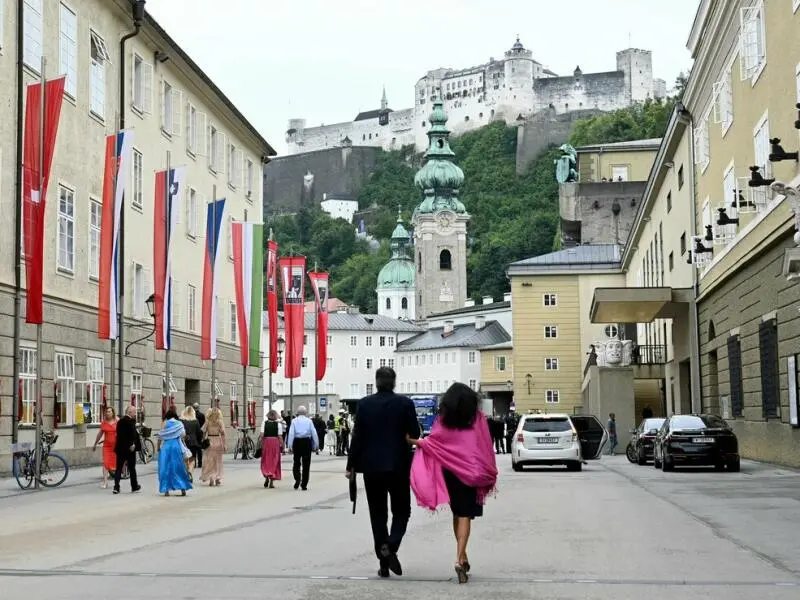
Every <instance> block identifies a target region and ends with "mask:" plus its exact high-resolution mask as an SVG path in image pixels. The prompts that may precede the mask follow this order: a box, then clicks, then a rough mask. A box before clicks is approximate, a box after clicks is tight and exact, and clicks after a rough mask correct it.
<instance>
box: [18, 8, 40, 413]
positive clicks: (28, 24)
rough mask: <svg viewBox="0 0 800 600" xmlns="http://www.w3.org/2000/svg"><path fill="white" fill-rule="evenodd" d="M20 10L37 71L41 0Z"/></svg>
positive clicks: (28, 54) (25, 49) (27, 58)
mask: <svg viewBox="0 0 800 600" xmlns="http://www.w3.org/2000/svg"><path fill="white" fill-rule="evenodd" d="M22 10H23V13H22V22H23V31H24V32H25V37H24V39H23V43H22V59H23V61H24V62H25V64H26V65H27V66H28V67H30V68H31V69H33V70H34V71H36V72H37V73H38V72H39V69H41V68H42V0H25V4H24V6H23V8H22ZM32 422H33V418H32V417H31V423H32Z"/></svg>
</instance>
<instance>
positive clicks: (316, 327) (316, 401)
mask: <svg viewBox="0 0 800 600" xmlns="http://www.w3.org/2000/svg"><path fill="white" fill-rule="evenodd" d="M316 272H317V261H314V273H316ZM318 290H319V288H318V287H317V286H316V284H315V286H314V296H315V298H314V300H315V301H314V411H316V412H319V378H318V377H317V373H318V372H319V303H320V302H321V301H322V298H319V291H318Z"/></svg>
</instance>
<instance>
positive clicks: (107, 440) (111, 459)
mask: <svg viewBox="0 0 800 600" xmlns="http://www.w3.org/2000/svg"><path fill="white" fill-rule="evenodd" d="M118 420H119V419H117V414H116V413H115V412H114V409H113V407H111V406H109V407H107V408H106V414H105V419H104V420H103V422H102V423H100V431H98V432H97V437H96V438H95V440H94V447H93V448H92V450H93V451H94V450H97V445H98V444H99V443H100V442H101V441H102V442H103V485H102V486H101V487H102V488H103V489H106V488H107V487H108V477H109V476H111V477H112V478H113V477H114V469H116V468H117V453H116V452H115V451H114V448H115V447H116V444H117V421H118Z"/></svg>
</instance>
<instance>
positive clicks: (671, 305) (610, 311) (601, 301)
mask: <svg viewBox="0 0 800 600" xmlns="http://www.w3.org/2000/svg"><path fill="white" fill-rule="evenodd" d="M693 294H694V292H693V290H692V289H691V288H677V289H675V288H669V287H623V288H596V289H595V290H594V297H593V298H592V306H591V308H590V311H589V319H590V321H591V322H592V323H652V322H653V321H654V320H655V319H674V318H676V317H678V316H680V315H682V314H683V312H684V311H685V310H686V308H687V307H688V305H689V303H690V302H691V301H692V297H693Z"/></svg>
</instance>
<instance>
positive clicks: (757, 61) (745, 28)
mask: <svg viewBox="0 0 800 600" xmlns="http://www.w3.org/2000/svg"><path fill="white" fill-rule="evenodd" d="M739 20H740V24H741V31H740V42H741V48H740V56H741V58H740V65H741V79H742V81H744V80H745V79H750V80H751V81H753V83H755V81H756V79H758V76H759V75H760V74H761V71H762V70H763V69H764V65H766V63H767V53H766V32H765V31H764V3H763V1H762V0H759V1H758V2H754V3H751V5H750V6H749V7H747V8H742V9H740V13H739Z"/></svg>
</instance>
